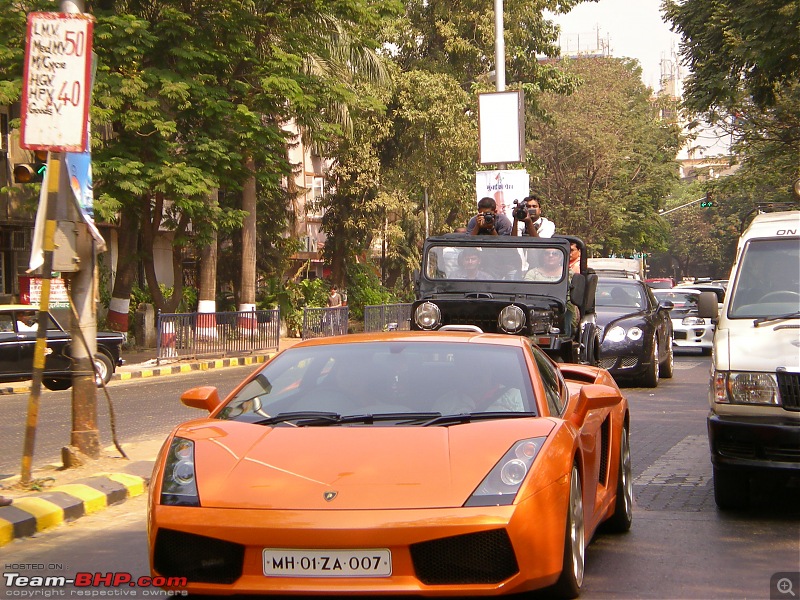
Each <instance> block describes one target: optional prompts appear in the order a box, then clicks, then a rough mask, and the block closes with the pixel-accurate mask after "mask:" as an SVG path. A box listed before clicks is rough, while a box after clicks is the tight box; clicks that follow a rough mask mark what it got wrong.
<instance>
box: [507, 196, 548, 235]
mask: <svg viewBox="0 0 800 600" xmlns="http://www.w3.org/2000/svg"><path fill="white" fill-rule="evenodd" d="M514 205H515V206H514V224H513V225H512V229H511V231H512V232H513V235H520V233H519V230H518V228H517V223H520V222H521V223H524V224H525V227H524V229H523V230H522V235H529V236H531V237H541V238H549V237H553V234H554V233H555V232H556V225H555V223H553V222H552V221H551V220H549V219H545V218H544V217H543V216H542V206H541V200H540V199H539V196H538V195H536V194H533V195H531V196H525V198H523V199H522V202H519V203H517V202H515V203H514Z"/></svg>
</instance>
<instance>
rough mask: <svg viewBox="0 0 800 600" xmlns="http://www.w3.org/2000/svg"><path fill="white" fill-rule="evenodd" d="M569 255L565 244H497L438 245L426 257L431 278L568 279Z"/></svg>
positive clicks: (435, 279) (429, 277)
mask: <svg viewBox="0 0 800 600" xmlns="http://www.w3.org/2000/svg"><path fill="white" fill-rule="evenodd" d="M566 260H567V256H566V254H565V252H564V248H563V247H555V246H540V247H535V248H534V247H514V246H507V247H498V246H496V245H489V244H488V243H487V244H486V245H483V246H481V245H469V246H464V245H456V244H453V245H436V246H431V247H430V248H429V249H428V252H427V254H426V255H425V257H424V265H423V270H424V273H425V277H426V278H427V279H429V280H431V281H437V280H445V279H446V280H456V281H498V280H499V281H531V282H538V283H557V282H559V281H561V280H562V279H564V277H565V276H566V273H567V270H566V269H565V268H564V264H565V261H566Z"/></svg>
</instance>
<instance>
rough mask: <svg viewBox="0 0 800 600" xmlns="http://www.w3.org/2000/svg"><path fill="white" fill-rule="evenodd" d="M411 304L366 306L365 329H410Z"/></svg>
mask: <svg viewBox="0 0 800 600" xmlns="http://www.w3.org/2000/svg"><path fill="white" fill-rule="evenodd" d="M409 329H411V304H380V305H377V306H365V307H364V331H396V330H399V331H408V330H409Z"/></svg>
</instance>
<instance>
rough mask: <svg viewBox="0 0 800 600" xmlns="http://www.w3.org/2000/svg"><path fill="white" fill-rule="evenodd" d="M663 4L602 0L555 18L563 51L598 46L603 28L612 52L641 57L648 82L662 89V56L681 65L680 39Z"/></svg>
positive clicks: (658, 0) (654, 0) (647, 0)
mask: <svg viewBox="0 0 800 600" xmlns="http://www.w3.org/2000/svg"><path fill="white" fill-rule="evenodd" d="M660 5H661V0H599V2H584V3H582V4H579V5H578V6H576V7H575V8H574V9H572V11H570V12H569V13H568V14H566V15H553V16H552V17H551V18H552V19H553V20H554V21H555V22H556V23H558V24H559V25H560V26H561V47H562V54H568V53H571V52H575V51H576V50H580V51H582V52H583V51H586V50H590V49H596V48H597V46H598V43H597V38H598V35H597V32H598V30H599V37H600V40H601V41H602V42H603V43H604V44H608V46H609V47H610V54H611V56H616V57H623V56H626V57H631V58H636V59H638V60H639V63H640V64H641V65H642V80H643V81H644V83H645V85H648V86H650V87H651V88H653V90H655V91H658V90H659V88H660V85H659V80H660V74H661V60H662V59H666V60H670V59H671V61H672V63H671V64H673V65H676V66H677V58H676V54H677V52H678V42H679V41H680V36H679V35H678V34H676V33H673V32H671V31H670V28H669V25H668V24H667V23H665V22H664V21H663V20H662V17H661V12H660V10H659V7H660Z"/></svg>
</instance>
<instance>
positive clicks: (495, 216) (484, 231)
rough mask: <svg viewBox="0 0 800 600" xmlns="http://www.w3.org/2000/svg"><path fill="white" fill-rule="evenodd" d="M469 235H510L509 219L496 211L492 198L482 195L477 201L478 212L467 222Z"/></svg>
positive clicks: (495, 204)
mask: <svg viewBox="0 0 800 600" xmlns="http://www.w3.org/2000/svg"><path fill="white" fill-rule="evenodd" d="M467 231H468V232H469V233H470V234H471V235H511V231H512V228H511V221H509V220H508V217H507V216H505V215H504V214H502V213H498V212H497V203H496V202H495V200H494V198H491V197H489V196H484V197H483V198H481V199H480V200H479V201H478V214H477V215H475V216H474V217H472V218H471V219H470V220H469V223H467Z"/></svg>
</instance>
